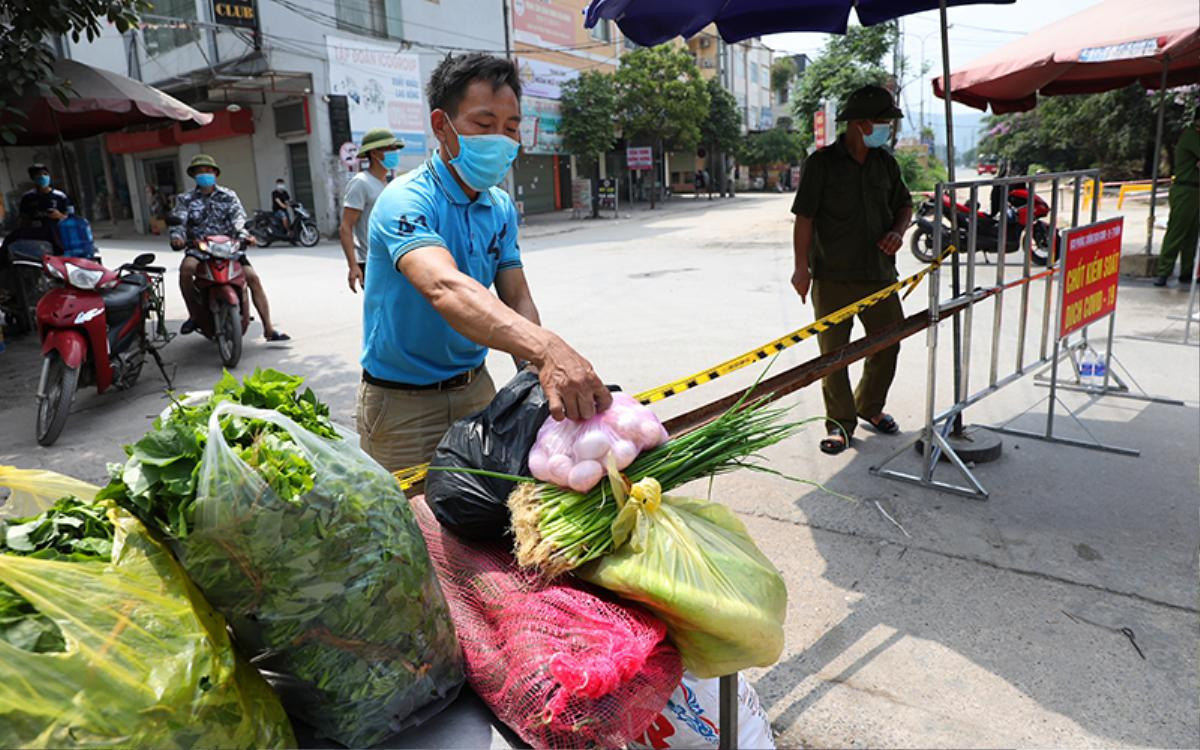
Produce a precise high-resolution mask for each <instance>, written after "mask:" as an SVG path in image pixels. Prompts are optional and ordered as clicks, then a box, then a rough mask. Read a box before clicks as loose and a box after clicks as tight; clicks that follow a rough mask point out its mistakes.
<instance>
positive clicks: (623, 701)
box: [411, 497, 683, 748]
mask: <svg viewBox="0 0 1200 750" xmlns="http://www.w3.org/2000/svg"><path fill="white" fill-rule="evenodd" d="M411 505H412V508H413V512H414V514H415V515H416V518H417V523H418V524H419V525H420V527H421V532H422V533H423V534H424V535H425V542H426V544H427V546H428V547H429V557H430V559H432V560H433V566H434V568H435V570H436V571H437V576H438V580H439V581H440V582H441V585H442V591H443V593H444V594H445V596H446V602H447V604H448V605H449V608H450V617H451V618H452V619H453V620H454V628H455V630H456V631H458V640H459V643H461V644H462V649H463V654H464V656H465V657H466V672H467V681H468V682H469V683H470V685H471V687H472V688H473V689H474V690H475V692H476V693H478V694H479V696H480V697H481V698H483V701H484V703H486V704H487V705H488V707H489V708H491V709H492V711H493V712H494V713H495V714H496V716H497V717H498V718H499V719H500V720H501V721H503V722H504V723H505V724H507V725H508V726H509V727H510V728H511V729H512V730H513V731H514V732H516V733H517V735H518V736H519V737H520V738H521V739H522V740H524V741H526V742H528V743H529V744H530V745H532V746H533V747H536V748H543V747H545V748H579V747H589V746H599V747H623V746H624V745H626V744H628V743H629V742H632V741H633V740H634V739H636V738H637V737H639V736H640V735H641V734H642V733H643V732H644V731H645V730H646V728H647V727H648V726H649V725H650V723H651V722H652V721H654V720H655V719H656V718H657V717H658V714H659V713H660V712H661V711H662V710H663V707H664V706H666V704H667V699H668V698H669V697H670V696H671V693H672V691H673V690H675V688H676V686H678V685H679V680H680V678H681V677H682V675H683V666H682V663H681V661H680V659H679V652H678V651H676V650H675V647H674V646H672V645H671V644H670V643H668V642H667V641H666V640H665V637H666V628H665V627H664V626H663V624H662V623H661V622H659V621H658V620H657V619H655V618H654V617H652V616H651V615H649V614H647V613H646V612H644V611H643V610H641V609H638V608H636V607H633V606H626V605H624V604H621V603H618V602H614V601H612V600H611V599H606V598H602V596H603V595H601V594H598V593H593V591H595V590H594V589H591V588H588V587H586V584H583V583H580V582H578V581H575V580H574V579H569V578H561V579H559V580H556V581H552V582H547V581H545V580H544V579H542V578H541V577H539V576H537V575H536V574H532V573H529V572H526V571H522V570H521V569H520V568H518V567H517V564H516V561H515V560H514V559H513V556H512V554H511V553H510V552H509V550H508V548H507V547H506V546H505V544H504V543H502V542H470V543H467V542H465V541H463V540H461V539H459V538H458V537H456V536H454V535H453V534H452V533H450V532H449V531H446V530H445V529H443V528H442V527H441V526H439V525H438V522H437V521H436V520H435V519H434V517H433V514H432V513H431V512H430V511H429V508H428V507H427V506H426V505H425V501H424V498H421V497H417V498H414V499H413V500H412V501H411Z"/></svg>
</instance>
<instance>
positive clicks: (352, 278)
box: [346, 263, 367, 294]
mask: <svg viewBox="0 0 1200 750" xmlns="http://www.w3.org/2000/svg"><path fill="white" fill-rule="evenodd" d="M346 282H347V283H348V284H350V291H352V292H354V293H355V294H358V290H356V289H355V288H354V284H355V282H357V283H358V286H359V287H360V288H361V289H362V290H363V291H364V292H365V291H366V290H367V285H366V282H365V281H363V272H362V269H361V268H359V267H358V264H357V263H351V264H350V273H348V274H347V275H346Z"/></svg>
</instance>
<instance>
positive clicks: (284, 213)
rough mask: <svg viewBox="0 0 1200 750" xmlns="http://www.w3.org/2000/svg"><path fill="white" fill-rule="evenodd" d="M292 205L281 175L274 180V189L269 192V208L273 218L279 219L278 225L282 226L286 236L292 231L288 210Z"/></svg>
mask: <svg viewBox="0 0 1200 750" xmlns="http://www.w3.org/2000/svg"><path fill="white" fill-rule="evenodd" d="M291 206H292V196H291V195H289V194H288V191H287V183H286V182H284V181H283V178H282V177H279V178H277V179H276V180H275V190H273V191H272V192H271V209H272V210H273V211H274V212H275V218H276V219H278V220H279V224H280V226H282V227H283V234H284V236H285V237H286V236H287V235H288V234H290V233H291V231H292V223H291V219H290V216H289V211H290V210H291Z"/></svg>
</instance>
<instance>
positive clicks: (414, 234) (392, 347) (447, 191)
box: [361, 153, 521, 385]
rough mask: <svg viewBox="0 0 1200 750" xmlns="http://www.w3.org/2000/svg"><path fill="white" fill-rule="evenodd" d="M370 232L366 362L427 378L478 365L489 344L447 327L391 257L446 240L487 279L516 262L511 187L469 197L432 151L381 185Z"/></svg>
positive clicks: (464, 265) (371, 368)
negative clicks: (420, 161)
mask: <svg viewBox="0 0 1200 750" xmlns="http://www.w3.org/2000/svg"><path fill="white" fill-rule="evenodd" d="M368 236H369V242H368V244H369V247H368V249H367V272H366V282H367V283H366V288H365V289H364V292H363V353H362V359H361V362H362V366H363V369H365V370H366V371H367V372H369V373H370V374H371V375H373V376H375V377H377V378H383V379H384V380H393V381H397V382H400V383H409V384H411V385H429V384H431V383H437V382H439V381H442V380H445V379H446V378H450V377H453V376H455V375H458V374H459V373H462V372H466V371H467V370H471V369H473V368H475V367H478V366H479V365H481V364H483V360H484V358H485V357H487V352H488V350H487V347H485V346H481V345H479V344H476V343H475V342H474V341H471V340H470V339H468V338H467V337H466V336H463V335H462V334H460V333H459V332H458V331H455V330H454V329H453V328H451V327H450V324H449V323H447V322H446V320H445V318H443V317H442V316H441V315H440V314H439V313H438V312H437V311H436V310H434V309H433V305H431V304H429V300H427V299H425V297H424V295H422V294H421V293H420V292H419V291H417V288H416V287H414V286H413V285H412V284H411V283H409V281H408V279H406V278H405V277H404V274H402V273H400V271H398V270H397V269H396V263H397V262H398V261H399V260H400V259H401V258H402V257H404V254H405V253H409V252H412V251H413V250H416V249H417V248H421V247H428V246H437V247H444V248H446V249H447V250H449V251H450V255H452V256H453V257H454V262H455V263H456V264H458V269H459V270H460V271H462V272H463V273H465V274H466V275H468V276H470V277H471V278H473V279H475V280H476V281H478V282H479V283H480V284H483V285H484V286H485V287H490V286H492V283H493V282H494V281H495V280H496V274H498V273H499V272H500V271H504V270H507V269H509V268H520V267H521V251H520V248H518V247H517V212H516V208H515V207H514V206H513V202H512V199H511V198H510V197H509V196H508V193H505V192H504V191H503V190H500V189H499V188H494V187H493V188H490V189H488V190H486V191H483V192H481V193H479V195H478V196H477V197H476V198H475V200H473V201H472V200H471V199H470V198H468V197H467V194H466V193H465V192H463V189H462V188H461V187H459V184H458V182H456V181H455V179H454V176H453V175H451V174H450V169H449V168H448V167H447V166H446V164H445V163H444V162H443V161H442V159H441V156H439V155H438V154H436V153H435V154H434V155H433V156H431V157H430V158H429V159H428V160H427V161H426V162H425V163H424V164H422V165H421V166H420V167H417V168H416V169H414V170H412V171H411V172H409V173H407V174H405V175H404V176H402V177H399V178H397V179H395V180H393V181H392V182H391V184H389V185H388V186H387V187H386V188H384V189H383V192H382V193H381V194H380V195H379V198H378V199H377V200H376V201H375V206H374V208H373V209H372V210H371V221H370V230H369V232H368Z"/></svg>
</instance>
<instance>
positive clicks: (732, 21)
mask: <svg viewBox="0 0 1200 750" xmlns="http://www.w3.org/2000/svg"><path fill="white" fill-rule="evenodd" d="M1012 2H1015V0H946V3H945V4H946V5H948V6H953V5H976V4H980V3H995V4H1005V3H1012ZM940 5H941V4H940V3H939V2H938V0H592V3H591V4H590V5H589V6H588V8H587V17H586V20H585V21H584V25H585V26H587V27H588V28H591V27H593V26H595V25H596V23H597V22H598V21H599V20H600V19H602V18H608V19H611V20H613V21H616V22H617V25H618V26H620V27H621V32H622V33H623V34H625V36H627V37H629V38H630V39H632V40H633V41H635V42H637V43H638V44H641V45H643V46H647V47H649V46H653V45H655V44H662V43H663V42H665V41H667V40H669V39H672V38H674V37H676V36H682V37H684V38H687V37H690V36H693V35H695V34H696V33H697V32H699V31H700V30H701V29H703V28H704V27H705V26H707V25H708V24H710V23H716V24H717V30H718V31H719V32H720V34H721V38H723V39H724V40H725V41H726V42H738V41H741V40H743V39H749V38H750V37H752V36H760V35H762V34H778V33H782V32H788V31H823V32H826V33H830V34H845V33H846V24H847V23H848V21H849V20H850V9H851V8H854V9H855V10H857V12H858V20H859V21H860V22H861V23H862V24H863V25H864V26H872V25H874V24H877V23H882V22H884V21H890V20H892V19H895V18H899V17H901V16H907V15H910V14H913V13H921V12H923V11H927V10H935V9H937V8H938V7H939V6H940Z"/></svg>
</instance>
